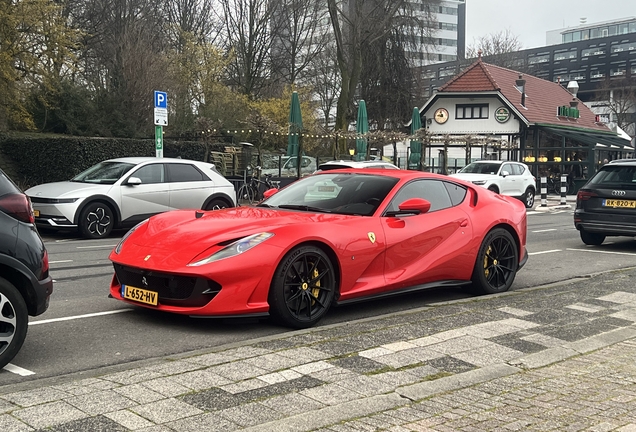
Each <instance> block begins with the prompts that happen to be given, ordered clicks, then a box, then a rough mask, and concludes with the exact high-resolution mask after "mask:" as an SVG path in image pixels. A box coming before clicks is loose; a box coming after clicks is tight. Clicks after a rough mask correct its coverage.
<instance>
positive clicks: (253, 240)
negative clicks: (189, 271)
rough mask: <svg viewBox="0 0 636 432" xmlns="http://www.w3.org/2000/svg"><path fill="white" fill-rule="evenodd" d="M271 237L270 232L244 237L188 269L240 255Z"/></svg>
mask: <svg viewBox="0 0 636 432" xmlns="http://www.w3.org/2000/svg"><path fill="white" fill-rule="evenodd" d="M273 236H274V234H273V233H270V232H263V233H259V234H252V235H251V236H247V237H244V238H242V239H240V240H237V241H235V242H234V243H231V244H229V245H227V246H226V247H224V248H223V249H221V250H220V251H217V252H215V253H213V254H212V255H210V256H209V257H207V258H204V259H202V260H198V261H195V262H193V263H190V264H188V267H197V266H201V265H204V264H209V263H211V262H214V261H218V260H222V259H225V258H230V257H233V256H236V255H240V254H242V253H243V252H247V251H248V250H250V249H252V248H253V247H254V246H258V245H259V244H261V243H263V242H264V241H265V240H267V239H268V238H270V237H273Z"/></svg>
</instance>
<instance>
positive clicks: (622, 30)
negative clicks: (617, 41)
mask: <svg viewBox="0 0 636 432" xmlns="http://www.w3.org/2000/svg"><path fill="white" fill-rule="evenodd" d="M627 33H629V24H628V23H625V24H619V26H618V34H627Z"/></svg>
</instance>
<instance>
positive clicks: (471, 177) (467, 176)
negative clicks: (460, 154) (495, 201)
mask: <svg viewBox="0 0 636 432" xmlns="http://www.w3.org/2000/svg"><path fill="white" fill-rule="evenodd" d="M450 177H454V178H458V179H462V180H466V181H469V182H473V181H479V180H492V179H496V178H498V177H499V176H498V175H497V174H480V173H457V174H451V175H450Z"/></svg>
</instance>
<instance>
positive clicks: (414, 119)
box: [408, 107, 422, 169]
mask: <svg viewBox="0 0 636 432" xmlns="http://www.w3.org/2000/svg"><path fill="white" fill-rule="evenodd" d="M421 128H422V119H421V118H420V110H419V109H417V107H415V108H413V115H412V116H411V135H415V132H416V131H417V130H418V129H421ZM421 160H422V142H421V141H419V140H415V139H411V154H410V156H409V166H408V167H409V169H421V168H422V167H421V166H420V161H421Z"/></svg>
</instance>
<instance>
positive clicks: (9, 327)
mask: <svg viewBox="0 0 636 432" xmlns="http://www.w3.org/2000/svg"><path fill="white" fill-rule="evenodd" d="M28 324H29V314H28V311H27V306H26V303H25V302H24V298H23V297H22V294H20V292H19V291H18V289H17V288H16V287H15V286H13V285H12V284H11V283H10V282H9V281H7V280H6V279H3V278H1V277H0V369H2V368H3V367H5V366H6V365H7V363H9V362H10V361H11V360H12V359H13V357H15V356H16V354H17V353H18V351H20V348H21V347H22V344H23V343H24V340H25V339H26V335H27V325H28Z"/></svg>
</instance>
